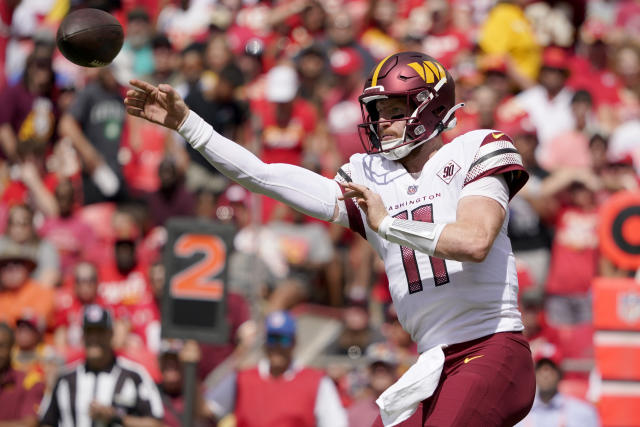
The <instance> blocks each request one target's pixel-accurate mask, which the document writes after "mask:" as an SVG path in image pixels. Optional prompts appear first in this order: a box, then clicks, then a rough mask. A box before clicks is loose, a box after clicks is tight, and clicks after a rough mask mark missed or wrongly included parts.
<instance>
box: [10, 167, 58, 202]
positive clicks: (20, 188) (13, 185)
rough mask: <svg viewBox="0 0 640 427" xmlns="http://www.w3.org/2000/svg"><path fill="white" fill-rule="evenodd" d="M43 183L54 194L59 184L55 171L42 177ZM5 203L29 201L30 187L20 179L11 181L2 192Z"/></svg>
mask: <svg viewBox="0 0 640 427" xmlns="http://www.w3.org/2000/svg"><path fill="white" fill-rule="evenodd" d="M42 183H43V184H44V186H45V187H46V188H47V190H49V192H50V193H51V194H53V193H54V192H55V190H56V187H57V186H58V176H57V175H56V174H55V173H49V174H46V175H45V176H44V177H43V178H42ZM1 201H2V203H3V204H8V205H16V204H25V203H28V202H29V189H28V188H27V186H26V185H25V184H24V183H23V182H22V181H19V180H16V181H10V182H9V184H7V187H6V188H5V189H4V192H3V193H2V199H1Z"/></svg>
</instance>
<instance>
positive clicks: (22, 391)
mask: <svg viewBox="0 0 640 427" xmlns="http://www.w3.org/2000/svg"><path fill="white" fill-rule="evenodd" d="M43 395H44V383H43V382H42V376H41V375H40V374H39V373H38V372H36V371H32V372H28V373H27V372H21V371H17V370H15V369H13V368H9V369H8V370H7V371H5V372H2V373H0V421H17V420H21V419H23V418H26V417H28V416H33V417H37V416H38V406H39V405H40V401H41V400H42V396H43Z"/></svg>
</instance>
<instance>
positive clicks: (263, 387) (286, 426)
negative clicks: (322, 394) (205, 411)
mask: <svg viewBox="0 0 640 427" xmlns="http://www.w3.org/2000/svg"><path fill="white" fill-rule="evenodd" d="M294 375H295V376H293V377H292V378H291V377H289V376H288V375H286V374H285V375H283V376H281V377H278V378H273V377H271V376H270V375H265V376H263V375H262V374H261V372H260V371H259V369H258V368H257V367H256V368H252V369H248V370H245V371H240V372H238V383H237V389H236V390H237V391H236V408H235V416H236V423H237V424H236V425H237V427H253V426H263V427H313V426H315V425H316V419H315V416H314V410H315V405H316V397H317V395H318V388H319V386H320V380H321V379H322V378H323V377H324V373H323V372H322V371H319V370H317V369H312V368H302V369H301V370H300V371H297V372H295V373H294ZM283 402H286V404H283Z"/></svg>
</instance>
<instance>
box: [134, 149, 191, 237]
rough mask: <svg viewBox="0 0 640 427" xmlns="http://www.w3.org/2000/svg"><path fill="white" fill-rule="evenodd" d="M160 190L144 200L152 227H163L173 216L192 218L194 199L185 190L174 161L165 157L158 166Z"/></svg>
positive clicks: (148, 195) (147, 195)
mask: <svg viewBox="0 0 640 427" xmlns="http://www.w3.org/2000/svg"><path fill="white" fill-rule="evenodd" d="M158 176H159V177H160V188H158V191H155V192H151V193H147V194H146V195H145V199H146V202H147V206H148V207H149V214H150V215H151V221H152V223H153V225H154V226H157V225H164V223H165V222H166V221H167V219H169V218H171V217H174V216H192V215H193V213H194V209H195V197H194V195H193V194H192V193H191V192H190V191H188V190H187V188H186V187H185V184H184V179H183V177H182V176H180V172H179V171H178V168H177V166H176V164H175V161H174V160H173V159H172V158H170V157H165V158H164V159H163V160H162V162H161V163H160V165H159V166H158Z"/></svg>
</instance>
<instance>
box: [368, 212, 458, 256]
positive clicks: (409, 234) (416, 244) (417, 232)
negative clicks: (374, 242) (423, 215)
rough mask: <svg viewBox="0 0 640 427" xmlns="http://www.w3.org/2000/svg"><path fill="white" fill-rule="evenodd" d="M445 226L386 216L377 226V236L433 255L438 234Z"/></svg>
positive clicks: (438, 237)
mask: <svg viewBox="0 0 640 427" xmlns="http://www.w3.org/2000/svg"><path fill="white" fill-rule="evenodd" d="M446 226H447V224H434V223H430V222H423V221H409V220H404V219H398V218H392V217H391V216H386V217H385V218H384V219H383V220H382V222H381V223H380V225H379V226H378V234H379V235H380V237H382V238H383V239H386V240H388V241H390V242H393V243H397V244H399V245H401V246H406V247H409V248H411V249H414V250H417V251H420V252H424V253H426V254H428V255H433V254H434V253H435V250H436V246H437V245H438V240H439V239H440V234H442V230H444V228H445V227H446Z"/></svg>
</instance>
